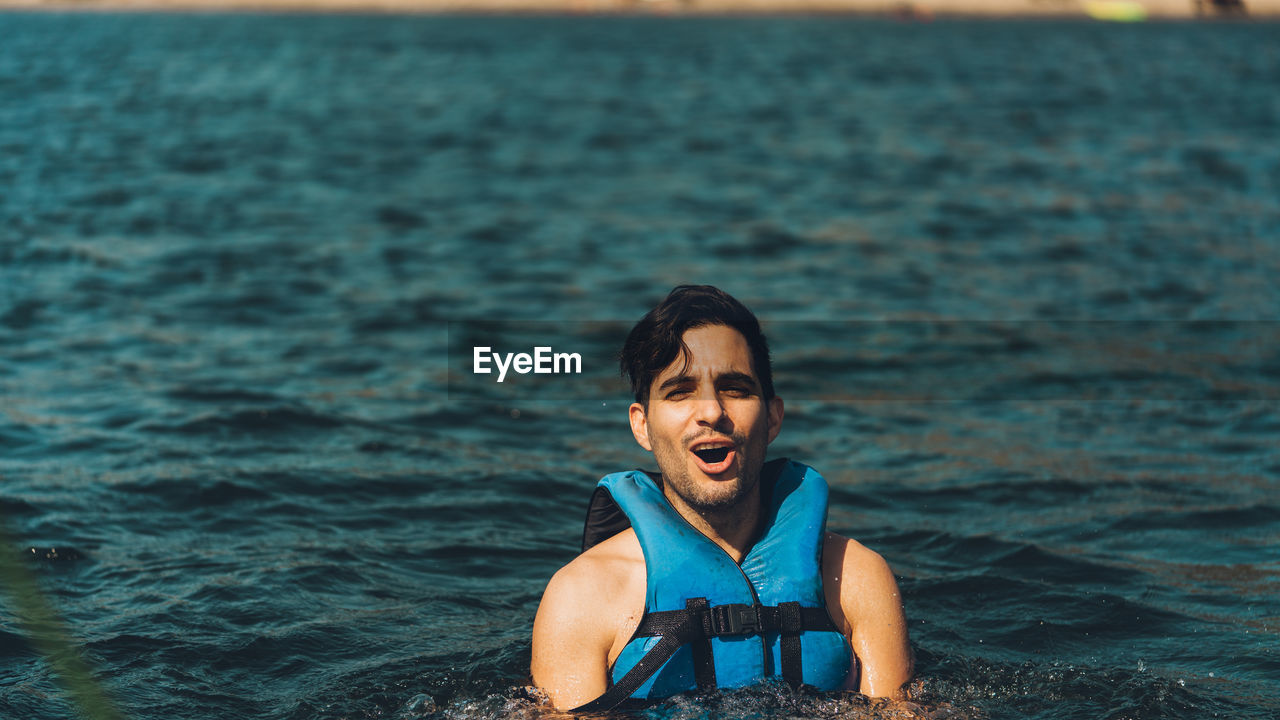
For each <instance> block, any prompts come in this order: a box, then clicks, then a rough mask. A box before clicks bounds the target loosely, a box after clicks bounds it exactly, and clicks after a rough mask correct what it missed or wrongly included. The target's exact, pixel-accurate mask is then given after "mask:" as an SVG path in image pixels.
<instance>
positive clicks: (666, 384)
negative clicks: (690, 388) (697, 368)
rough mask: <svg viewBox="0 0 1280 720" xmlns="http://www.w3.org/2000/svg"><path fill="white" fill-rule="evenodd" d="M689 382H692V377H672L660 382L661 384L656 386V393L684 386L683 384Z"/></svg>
mask: <svg viewBox="0 0 1280 720" xmlns="http://www.w3.org/2000/svg"><path fill="white" fill-rule="evenodd" d="M691 382H693V376H692V375H673V376H671V377H669V378H667V379H666V380H663V381H662V384H661V385H659V386H658V392H662V391H663V390H666V389H668V388H672V387H675V386H676V385H684V384H685V383H691Z"/></svg>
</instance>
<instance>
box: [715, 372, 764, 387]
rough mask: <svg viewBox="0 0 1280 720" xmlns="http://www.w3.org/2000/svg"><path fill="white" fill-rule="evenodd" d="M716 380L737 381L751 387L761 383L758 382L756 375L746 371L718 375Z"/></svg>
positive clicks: (718, 381) (722, 381)
mask: <svg viewBox="0 0 1280 720" xmlns="http://www.w3.org/2000/svg"><path fill="white" fill-rule="evenodd" d="M716 382H717V383H725V382H736V383H743V384H746V385H750V386H751V387H756V386H757V385H758V384H759V383H757V382H756V379H755V378H754V377H752V376H751V375H748V374H747V373H744V372H727V373H725V374H723V375H717V376H716Z"/></svg>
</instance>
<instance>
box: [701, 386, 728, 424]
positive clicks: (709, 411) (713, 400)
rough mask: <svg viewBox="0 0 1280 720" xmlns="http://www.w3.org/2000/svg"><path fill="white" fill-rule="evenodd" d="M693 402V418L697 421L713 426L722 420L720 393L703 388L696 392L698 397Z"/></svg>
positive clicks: (722, 408) (722, 404) (723, 414)
mask: <svg viewBox="0 0 1280 720" xmlns="http://www.w3.org/2000/svg"><path fill="white" fill-rule="evenodd" d="M695 402H696V403H697V408H696V410H695V411H694V414H695V415H694V419H695V420H697V421H698V422H699V423H705V424H707V425H710V426H712V427H715V426H717V425H719V424H720V423H721V422H722V421H723V420H724V417H725V413H724V403H723V402H722V401H721V399H720V395H719V394H718V393H716V392H715V391H714V390H712V391H707V390H704V391H702V392H700V393H698V399H697V400H696V401H695Z"/></svg>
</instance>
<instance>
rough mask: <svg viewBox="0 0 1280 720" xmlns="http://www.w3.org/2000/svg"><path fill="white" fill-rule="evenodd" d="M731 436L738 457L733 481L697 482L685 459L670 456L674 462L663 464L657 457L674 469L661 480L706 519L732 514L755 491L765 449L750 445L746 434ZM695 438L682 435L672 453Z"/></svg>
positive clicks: (685, 446) (664, 473) (659, 462)
mask: <svg viewBox="0 0 1280 720" xmlns="http://www.w3.org/2000/svg"><path fill="white" fill-rule="evenodd" d="M730 437H731V438H732V440H733V443H734V445H735V447H736V448H737V451H738V453H739V457H740V458H741V461H740V462H741V464H740V465H739V467H740V471H739V473H738V477H737V478H735V479H733V480H728V481H712V482H713V484H712V485H709V486H708V485H706V484H705V481H704V482H703V483H699V482H697V481H695V480H694V479H693V478H691V477H690V474H691V471H690V469H689V465H688V464H687V463H686V462H683V461H684V460H685V458H683V457H679V456H678V459H672V458H669V459H672V460H675V461H672V462H668V463H663V462H662V460H663V458H657V460H658V466H659V467H663V466H664V465H669V466H671V467H674V468H675V472H670V473H668V472H666V471H665V470H663V482H664V483H666V484H667V485H668V486H669V487H670V488H671V491H672V492H673V493H674V494H675V495H677V496H678V497H679V498H680V500H681V501H683V502H684V504H685V505H687V506H688V507H689V508H690V509H691V510H693V511H694V512H696V513H698V514H699V515H702V516H704V517H707V518H714V517H727V516H731V515H733V514H734V513H733V511H734V510H735V509H736V508H737V507H738V506H739V505H741V504H742V503H743V502H744V501H745V500H746V499H747V498H748V497H749V496H750V495H751V493H752V492H754V491H755V489H756V485H757V484H758V483H759V481H760V468H761V466H763V465H764V448H763V447H759V448H756V447H751V446H749V445H748V444H747V442H746V437H745V436H744V435H742V434H741V433H734V434H733V435H731V436H730ZM695 439H697V436H693V437H689V438H683V439H682V440H681V445H680V448H679V449H676V450H675V452H676V453H680V454H683V453H684V452H685V450H684V448H687V447H689V445H690V444H691V443H692V442H693V441H694V440H695ZM664 454H665V453H664Z"/></svg>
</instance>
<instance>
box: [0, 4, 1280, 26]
mask: <svg viewBox="0 0 1280 720" xmlns="http://www.w3.org/2000/svg"><path fill="white" fill-rule="evenodd" d="M1232 2H1233V0H1217V1H1216V2H1215V1H1214V0H0V9H27V10H54V11H74V10H90V11H92V10H98V11H108V10H175V11H178V10H196V11H205V12H210V11H213V12H216V11H252V10H264V11H289V12H405V13H467V12H475V13H602V14H611V13H629V14H652V15H663V14H737V13H849V14H867V15H877V14H878V15H895V16H899V17H903V18H908V19H919V20H927V19H930V18H932V17H946V16H966V15H967V16H975V15H976V16H986V17H1002V16H1003V17H1054V16H1059V17H1094V18H1097V19H1100V20H1130V21H1132V20H1142V19H1146V18H1196V17H1201V18H1241V17H1247V18H1271V19H1274V18H1280V0H1243V10H1241V9H1239V8H1238V7H1236V6H1234V5H1233V4H1232Z"/></svg>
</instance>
